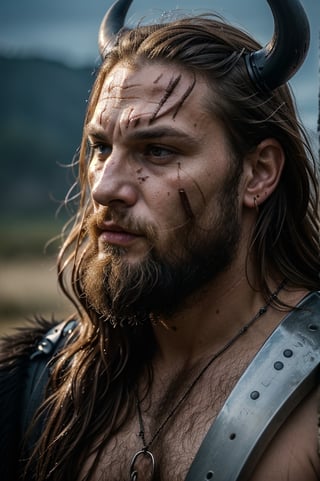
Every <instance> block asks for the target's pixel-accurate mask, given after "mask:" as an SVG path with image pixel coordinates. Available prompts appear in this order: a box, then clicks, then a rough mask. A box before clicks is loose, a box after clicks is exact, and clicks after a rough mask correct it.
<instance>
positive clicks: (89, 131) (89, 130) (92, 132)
mask: <svg viewBox="0 0 320 481" xmlns="http://www.w3.org/2000/svg"><path fill="white" fill-rule="evenodd" d="M85 135H86V136H87V137H89V136H92V137H96V138H97V139H101V140H106V138H107V135H106V132H105V130H104V129H103V128H102V127H101V126H100V125H97V124H94V123H89V124H87V125H86V126H85Z"/></svg>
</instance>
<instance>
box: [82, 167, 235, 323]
mask: <svg viewBox="0 0 320 481" xmlns="http://www.w3.org/2000/svg"><path fill="white" fill-rule="evenodd" d="M233 174H234V173H233ZM237 186H238V180H235V177H233V178H232V177H231V176H230V178H229V181H228V182H226V183H225V186H224V188H223V191H222V192H221V193H220V196H219V201H218V203H217V204H218V205H217V206H216V209H217V214H216V215H215V216H212V217H213V220H212V223H211V224H210V223H208V225H211V227H210V228H208V229H206V230H204V229H202V228H201V227H199V226H198V225H197V221H196V219H189V222H188V223H187V224H186V225H184V226H183V227H179V228H177V229H176V230H175V231H174V232H173V234H172V239H171V241H170V245H168V246H167V249H166V252H159V250H158V249H157V247H156V243H154V244H153V245H152V241H151V240H150V245H151V247H150V250H149V252H148V253H147V254H146V256H145V258H144V259H143V260H141V262H140V263H135V264H130V263H128V262H127V261H126V260H125V258H124V255H123V254H124V253H125V249H123V248H119V247H115V246H112V245H109V246H106V256H105V257H104V259H103V260H101V259H99V258H98V247H97V246H98V238H97V237H98V234H97V232H96V230H97V229H96V227H95V225H96V220H95V218H94V216H92V218H91V219H90V220H89V222H88V225H89V237H90V239H91V246H92V247H91V249H90V250H89V251H88V255H87V256H86V259H85V262H84V264H83V269H82V273H83V288H84V293H85V295H86V298H87V301H88V304H89V306H90V307H91V308H93V309H94V310H95V311H96V312H97V313H98V314H99V315H100V316H101V317H103V318H105V319H106V320H107V321H109V322H110V323H111V324H112V325H113V326H116V325H121V326H124V325H138V324H140V323H144V322H145V321H147V320H149V319H150V318H153V319H156V318H157V317H165V318H168V317H170V316H172V315H173V314H174V313H176V312H177V311H178V310H179V309H180V308H181V306H182V304H183V303H184V302H185V300H186V299H187V298H188V297H189V296H190V295H191V294H192V293H194V292H195V291H197V290H198V289H200V288H201V287H203V286H204V285H206V284H207V283H208V282H210V281H211V280H213V279H214V278H215V277H216V276H217V275H218V274H220V273H221V272H222V271H223V270H225V269H226V268H227V267H228V266H229V265H230V263H231V261H232V259H233V258H234V255H235V252H236V251H237V246H238V244H239V238H240V225H239V221H238V204H237V201H238V197H237ZM90 226H91V227H90Z"/></svg>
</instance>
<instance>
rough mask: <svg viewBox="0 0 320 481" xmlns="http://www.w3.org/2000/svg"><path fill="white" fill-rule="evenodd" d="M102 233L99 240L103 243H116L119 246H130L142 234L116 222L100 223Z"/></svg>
mask: <svg viewBox="0 0 320 481" xmlns="http://www.w3.org/2000/svg"><path fill="white" fill-rule="evenodd" d="M98 228H99V231H100V234H99V240H100V241H101V242H103V243H108V244H115V245H119V246H123V247H126V246H129V245H130V244H132V242H134V241H135V240H136V239H138V238H139V237H142V236H141V235H140V234H138V233H136V232H133V231H130V230H126V229H125V228H123V227H121V226H119V225H116V224H103V225H101V224H100V225H98Z"/></svg>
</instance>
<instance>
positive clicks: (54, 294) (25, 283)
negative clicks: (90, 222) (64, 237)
mask: <svg viewBox="0 0 320 481" xmlns="http://www.w3.org/2000/svg"><path fill="white" fill-rule="evenodd" d="M1 225H2V229H1V235H0V333H1V334H3V333H7V332H10V330H11V329H12V328H13V327H15V326H19V325H23V324H24V323H25V322H26V319H30V318H32V317H34V316H35V315H42V316H45V317H49V318H51V317H52V316H54V317H55V318H57V319H62V318H64V317H65V316H66V315H67V314H69V313H70V307H69V304H68V303H67V302H66V300H65V298H64V297H63V295H62V294H61V292H60V291H59V289H58V285H57V280H56V279H57V276H56V269H55V262H56V260H55V259H56V255H55V254H56V252H57V249H58V243H57V242H53V243H51V244H50V245H49V246H47V247H46V244H47V242H48V240H49V239H52V238H53V237H54V236H55V235H57V233H58V232H59V231H60V228H61V224H59V223H58V222H57V223H55V222H50V223H48V222H46V221H43V220H38V221H30V220H29V221H28V222H27V221H23V220H21V221H20V222H18V223H17V222H15V223H13V222H10V221H9V222H5V221H2V222H1Z"/></svg>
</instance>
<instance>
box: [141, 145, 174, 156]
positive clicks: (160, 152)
mask: <svg viewBox="0 0 320 481" xmlns="http://www.w3.org/2000/svg"><path fill="white" fill-rule="evenodd" d="M145 154H146V155H147V156H150V157H156V158H160V159H162V158H167V157H169V156H171V155H173V154H174V152H173V151H172V150H170V149H168V148H166V147H162V146H161V145H148V146H147V148H146V152H145Z"/></svg>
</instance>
